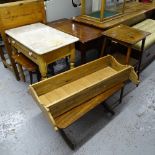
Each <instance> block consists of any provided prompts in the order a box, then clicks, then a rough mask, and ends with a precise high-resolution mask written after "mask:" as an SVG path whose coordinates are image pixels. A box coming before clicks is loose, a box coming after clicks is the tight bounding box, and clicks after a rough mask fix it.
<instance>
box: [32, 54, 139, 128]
mask: <svg viewBox="0 0 155 155" xmlns="http://www.w3.org/2000/svg"><path fill="white" fill-rule="evenodd" d="M128 79H130V80H132V81H133V82H134V83H135V84H137V83H138V82H139V81H138V77H137V74H136V73H135V71H134V69H133V67H131V66H129V65H121V64H119V63H118V62H117V61H116V60H115V59H114V58H113V57H112V56H110V55H108V56H105V57H103V58H100V59H98V60H95V61H93V62H90V63H87V64H85V65H82V66H80V67H77V68H74V69H72V70H69V71H67V72H64V73H61V74H59V75H56V76H54V77H51V78H49V79H47V80H44V81H41V82H38V83H36V84H33V85H31V86H30V87H29V89H30V92H31V94H32V96H33V97H34V99H35V100H36V101H37V103H38V105H39V106H40V108H41V110H42V111H43V112H44V113H45V114H46V116H47V117H48V119H49V120H50V122H52V124H53V125H54V127H55V129H56V130H57V129H58V128H59V129H63V128H66V127H68V126H69V125H70V124H72V123H73V122H75V121H76V120H77V119H79V118H80V117H81V116H83V115H84V114H85V113H87V112H88V111H90V110H91V109H93V108H94V107H96V106H97V105H98V104H100V103H102V102H103V101H104V100H105V99H107V98H108V97H109V96H111V95H112V94H113V93H115V92H116V91H117V90H119V89H121V87H122V86H123V83H124V82H125V81H126V80H128Z"/></svg>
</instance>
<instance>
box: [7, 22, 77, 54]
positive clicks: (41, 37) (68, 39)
mask: <svg viewBox="0 0 155 155" xmlns="http://www.w3.org/2000/svg"><path fill="white" fill-rule="evenodd" d="M5 33H6V34H7V35H9V36H10V37H12V38H13V39H15V40H16V41H18V42H20V43H21V44H23V45H24V46H26V47H27V48H29V49H30V50H31V51H33V52H34V53H37V54H39V55H41V54H45V53H48V52H51V51H53V50H56V49H58V48H61V47H64V46H66V45H69V44H72V43H74V42H76V41H78V40H79V39H78V38H76V37H73V36H71V35H69V34H66V33H64V32H61V31H59V30H56V29H54V28H51V27H49V26H47V25H45V24H42V23H35V24H31V25H26V26H21V27H18V28H14V29H10V30H6V31H5Z"/></svg>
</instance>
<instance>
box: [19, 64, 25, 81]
mask: <svg viewBox="0 0 155 155" xmlns="http://www.w3.org/2000/svg"><path fill="white" fill-rule="evenodd" d="M18 69H19V74H20V77H21V80H22V81H24V82H25V75H24V71H23V68H22V66H21V65H20V64H18Z"/></svg>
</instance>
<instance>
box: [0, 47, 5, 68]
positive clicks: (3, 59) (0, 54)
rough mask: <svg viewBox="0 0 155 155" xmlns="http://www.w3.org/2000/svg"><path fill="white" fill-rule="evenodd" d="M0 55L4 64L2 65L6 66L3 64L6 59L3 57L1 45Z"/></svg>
mask: <svg viewBox="0 0 155 155" xmlns="http://www.w3.org/2000/svg"><path fill="white" fill-rule="evenodd" d="M0 57H1V60H2V63H3V65H4V67H5V68H7V66H6V65H5V64H4V62H6V59H5V57H4V53H3V50H2V47H0Z"/></svg>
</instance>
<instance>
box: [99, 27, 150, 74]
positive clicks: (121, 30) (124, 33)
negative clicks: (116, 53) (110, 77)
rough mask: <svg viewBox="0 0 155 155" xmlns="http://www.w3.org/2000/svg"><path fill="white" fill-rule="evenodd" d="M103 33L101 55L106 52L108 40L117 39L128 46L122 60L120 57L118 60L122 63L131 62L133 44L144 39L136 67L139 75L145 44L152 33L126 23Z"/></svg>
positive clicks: (116, 40)
mask: <svg viewBox="0 0 155 155" xmlns="http://www.w3.org/2000/svg"><path fill="white" fill-rule="evenodd" d="M102 34H103V37H104V41H103V47H102V51H101V56H103V55H105V54H106V45H107V40H111V41H115V42H117V43H119V44H121V45H124V46H126V47H127V48H128V50H127V54H126V56H125V57H124V58H123V59H121V60H119V58H118V61H119V62H120V63H122V64H130V55H131V52H132V48H133V46H134V45H135V44H136V43H138V42H139V41H142V44H141V47H140V57H139V59H138V67H137V68H136V69H137V72H138V76H139V73H140V66H141V59H142V55H143V51H144V45H145V39H146V37H147V36H148V35H150V33H149V32H146V31H142V30H138V29H135V28H132V27H129V26H126V25H119V26H116V27H113V28H111V29H109V30H107V31H104V32H103V33H102ZM132 65H135V64H132Z"/></svg>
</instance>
